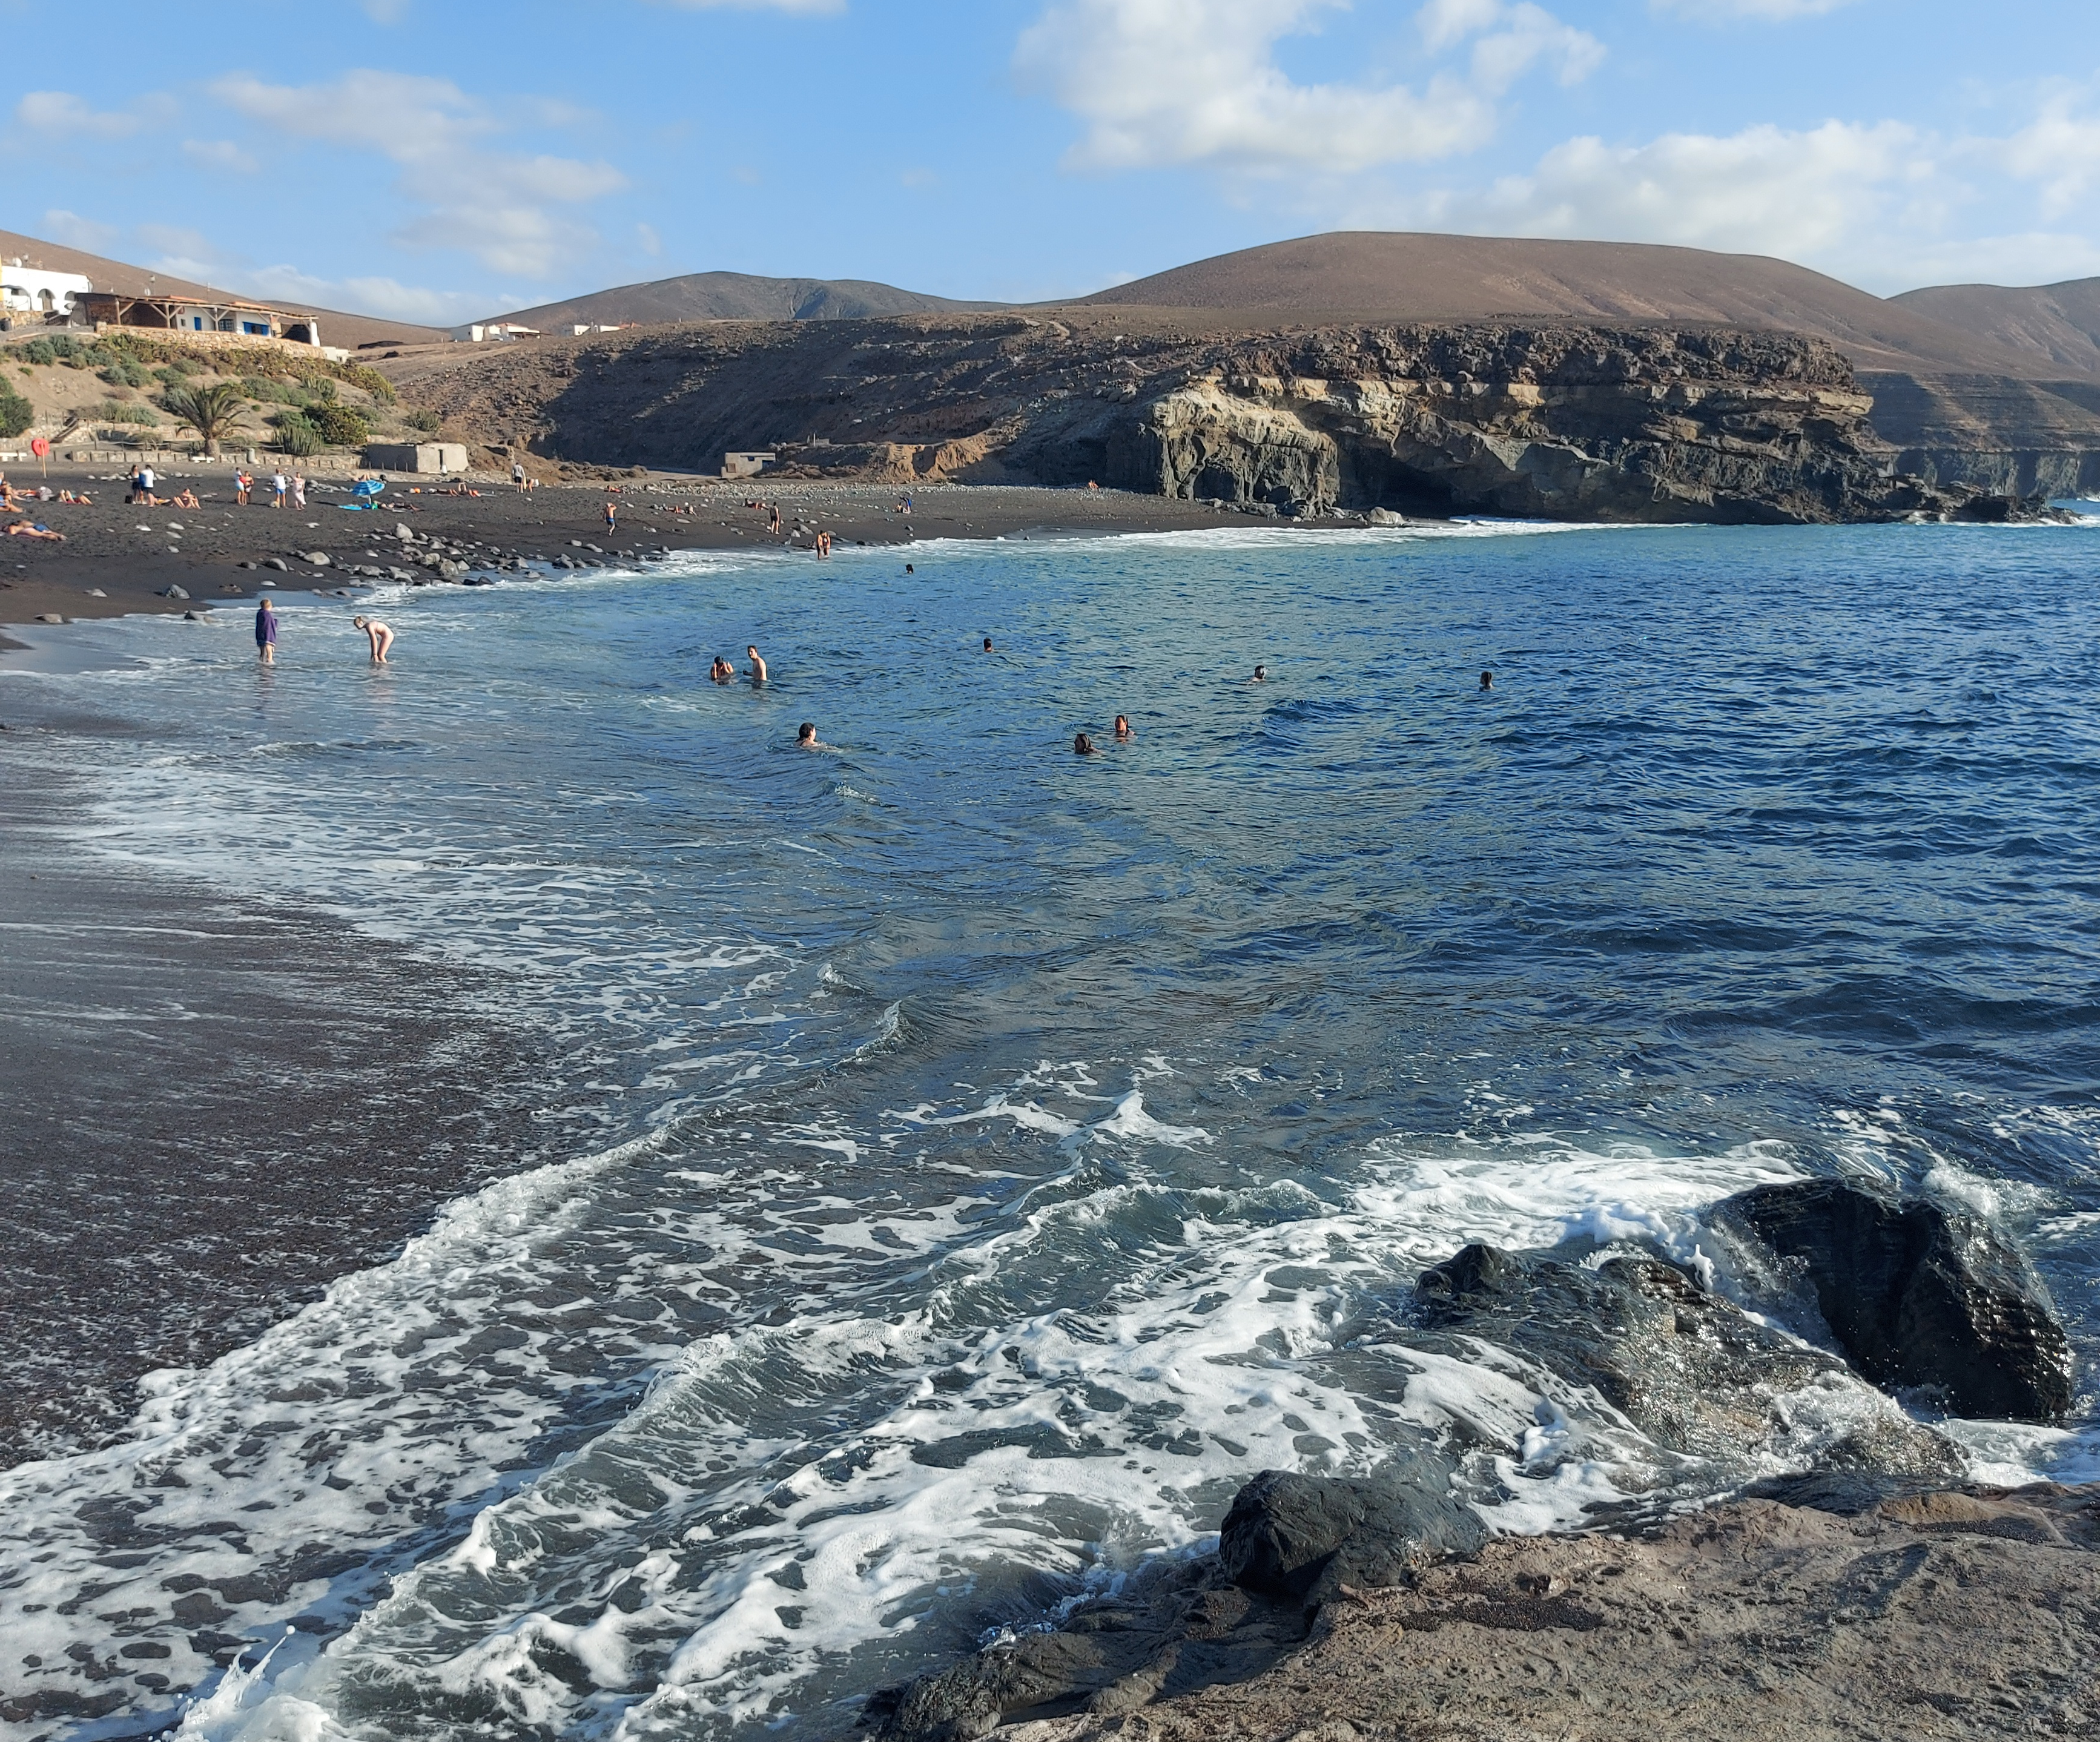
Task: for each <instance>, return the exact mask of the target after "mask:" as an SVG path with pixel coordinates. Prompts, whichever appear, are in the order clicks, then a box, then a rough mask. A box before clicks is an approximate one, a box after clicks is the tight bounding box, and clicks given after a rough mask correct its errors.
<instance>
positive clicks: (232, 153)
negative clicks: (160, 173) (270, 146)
mask: <svg viewBox="0 0 2100 1742" xmlns="http://www.w3.org/2000/svg"><path fill="white" fill-rule="evenodd" d="M183 156H184V157H187V158H188V159H189V161H191V162H192V163H193V164H196V165H197V166H198V167H199V168H200V169H205V170H217V171H218V172H219V173H220V174H224V175H254V174H259V173H260V171H261V170H262V165H260V164H258V162H256V161H255V160H254V158H253V157H249V155H248V153H247V152H245V151H243V150H242V149H241V148H240V147H239V146H238V145H236V144H235V143H233V141H232V140H231V139H184V140H183Z"/></svg>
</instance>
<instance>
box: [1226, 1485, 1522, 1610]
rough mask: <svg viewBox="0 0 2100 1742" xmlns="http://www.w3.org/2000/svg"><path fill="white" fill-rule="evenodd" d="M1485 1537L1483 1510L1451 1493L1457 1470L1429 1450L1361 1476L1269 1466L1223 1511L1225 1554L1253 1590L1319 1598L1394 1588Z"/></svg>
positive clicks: (1237, 1577) (1232, 1571) (1229, 1573)
mask: <svg viewBox="0 0 2100 1742" xmlns="http://www.w3.org/2000/svg"><path fill="white" fill-rule="evenodd" d="M1486 1540H1487V1531H1486V1529H1485V1527H1484V1526H1483V1525H1482V1524H1481V1523H1480V1515H1479V1514H1477V1513H1476V1512H1475V1511H1474V1510H1472V1509H1471V1507H1470V1506H1464V1505H1462V1504H1461V1503H1460V1502H1458V1500H1457V1499H1456V1498H1455V1497H1454V1496H1453V1494H1452V1493H1451V1467H1450V1466H1449V1464H1447V1463H1445V1462H1442V1461H1440V1460H1439V1459H1437V1458H1433V1457H1430V1456H1427V1455H1423V1456H1422V1457H1419V1458H1413V1459H1407V1460H1401V1461H1396V1462H1395V1463H1393V1464H1390V1465H1388V1466H1386V1468H1385V1469H1383V1470H1382V1471H1379V1473H1378V1474H1377V1475H1374V1476H1371V1477H1369V1478H1365V1479H1361V1480H1356V1479H1351V1478H1347V1477H1343V1476H1309V1475H1298V1474H1296V1473H1295V1472H1294V1471H1284V1470H1264V1471H1262V1472H1261V1474H1260V1475H1258V1476H1256V1477H1255V1479H1254V1480H1252V1481H1251V1482H1250V1483H1248V1484H1246V1487H1244V1488H1242V1489H1241V1490H1240V1491H1239V1493H1238V1494H1237V1495H1236V1496H1235V1497H1234V1498H1233V1504H1232V1510H1230V1511H1229V1512H1227V1513H1226V1514H1225V1521H1224V1524H1223V1526H1222V1527H1221V1528H1220V1531H1219V1535H1218V1559H1219V1563H1220V1565H1222V1566H1223V1567H1224V1570H1225V1574H1226V1577H1229V1578H1230V1579H1231V1580H1232V1581H1233V1583H1235V1584H1236V1585H1241V1586H1242V1587H1243V1588H1245V1589H1246V1590H1252V1591H1259V1592H1260V1593H1261V1594H1263V1595H1264V1596H1268V1597H1295V1598H1298V1599H1303V1600H1305V1601H1307V1602H1309V1603H1321V1602H1324V1601H1326V1600H1327V1599H1329V1598H1330V1597H1332V1596H1334V1595H1335V1594H1337V1593H1338V1592H1339V1589H1340V1587H1341V1586H1343V1585H1356V1586H1363V1587H1375V1586H1382V1585H1397V1584H1399V1583H1400V1582H1401V1580H1402V1579H1404V1578H1405V1577H1406V1575H1407V1573H1408V1572H1410V1570H1411V1569H1412V1568H1415V1567H1418V1566H1420V1565H1422V1564H1423V1563H1425V1562H1427V1561H1430V1560H1435V1559H1441V1558H1442V1557H1443V1556H1445V1555H1466V1554H1470V1553H1471V1552H1472V1551H1473V1550H1475V1549H1477V1548H1478V1547H1479V1546H1480V1545H1481V1544H1482V1543H1483V1542H1485V1541H1486Z"/></svg>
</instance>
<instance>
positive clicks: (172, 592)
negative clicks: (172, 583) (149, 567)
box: [161, 587, 189, 599]
mask: <svg viewBox="0 0 2100 1742" xmlns="http://www.w3.org/2000/svg"><path fill="white" fill-rule="evenodd" d="M188 597H189V592H188V589H186V588H183V587H168V588H165V589H162V591H161V598H164V599H186V598H188Z"/></svg>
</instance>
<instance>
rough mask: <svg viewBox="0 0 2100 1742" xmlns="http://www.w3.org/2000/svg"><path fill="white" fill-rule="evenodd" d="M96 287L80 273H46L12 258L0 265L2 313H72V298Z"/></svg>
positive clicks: (0, 304) (0, 308) (93, 282)
mask: <svg viewBox="0 0 2100 1742" xmlns="http://www.w3.org/2000/svg"><path fill="white" fill-rule="evenodd" d="M92 289H95V280H92V279H90V278H84V277H82V276H81V275H80V274H79V273H77V272H47V271H45V270H44V269H43V268H42V267H38V266H24V264H23V263H22V262H20V260H10V261H9V262H7V265H6V266H5V267H0V314H8V315H70V314H71V313H72V312H73V298H75V297H77V296H81V295H83V294H85V293H86V292H88V291H90V290H92Z"/></svg>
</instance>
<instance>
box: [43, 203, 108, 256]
mask: <svg viewBox="0 0 2100 1742" xmlns="http://www.w3.org/2000/svg"><path fill="white" fill-rule="evenodd" d="M44 234H45V235H46V236H49V237H50V238H51V240H53V241H54V242H62V243H64V245H66V246H67V247H68V248H77V249H82V251H83V252H85V253H87V254H99V253H100V252H101V251H102V250H103V249H105V248H107V247H108V245H110V244H111V243H112V242H113V241H115V240H117V227H116V226H115V225H114V224H101V223H96V222H95V220H94V219H93V218H83V217H82V216H81V215H80V214H79V213H77V212H68V211H67V210H66V209H64V207H54V208H53V209H51V210H50V211H48V212H46V213H45V214H44Z"/></svg>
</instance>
